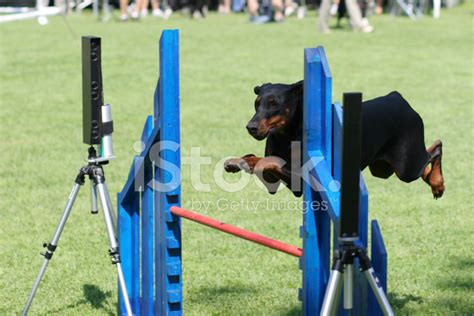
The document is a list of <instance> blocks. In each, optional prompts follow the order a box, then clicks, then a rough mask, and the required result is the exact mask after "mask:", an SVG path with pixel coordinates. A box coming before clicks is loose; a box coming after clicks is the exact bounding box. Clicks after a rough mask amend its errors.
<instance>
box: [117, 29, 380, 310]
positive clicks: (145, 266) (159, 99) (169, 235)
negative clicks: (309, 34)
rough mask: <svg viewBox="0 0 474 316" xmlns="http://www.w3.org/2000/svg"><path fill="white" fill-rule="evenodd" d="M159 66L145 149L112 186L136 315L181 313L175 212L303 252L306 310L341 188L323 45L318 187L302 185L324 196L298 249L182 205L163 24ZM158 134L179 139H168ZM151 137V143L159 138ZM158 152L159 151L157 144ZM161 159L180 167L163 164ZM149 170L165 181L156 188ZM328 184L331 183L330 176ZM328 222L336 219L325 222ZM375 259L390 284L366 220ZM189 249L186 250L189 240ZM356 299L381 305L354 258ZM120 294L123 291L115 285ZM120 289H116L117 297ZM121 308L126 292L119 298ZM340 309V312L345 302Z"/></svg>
mask: <svg viewBox="0 0 474 316" xmlns="http://www.w3.org/2000/svg"><path fill="white" fill-rule="evenodd" d="M159 60H160V73H159V80H158V84H157V87H156V90H155V95H154V115H153V116H148V117H147V119H146V121H145V126H144V128H143V132H142V137H141V140H142V142H143V143H144V146H143V147H144V148H143V150H142V152H141V153H140V154H139V155H137V156H135V158H134V159H133V162H132V165H131V168H130V173H129V176H128V180H127V182H126V183H125V185H124V187H123V190H122V192H120V193H119V194H118V203H117V204H118V222H119V223H118V224H119V245H120V253H121V257H122V258H121V259H122V268H123V271H124V278H125V281H126V284H127V291H128V295H129V297H130V302H131V305H132V310H133V313H134V314H135V315H182V313H183V309H182V308H183V297H182V287H183V283H182V277H183V275H182V258H181V237H182V236H181V217H184V218H188V219H191V220H193V221H195V222H198V223H201V224H205V225H207V226H210V227H213V228H217V229H219V230H222V231H224V232H227V233H230V234H233V235H235V236H237V237H240V238H244V239H247V240H250V241H252V242H255V243H258V244H261V245H264V246H267V247H269V248H273V249H276V250H279V251H282V252H285V253H289V254H291V255H293V256H295V257H299V267H300V269H301V270H302V286H301V289H299V293H298V296H299V298H300V300H301V301H302V314H303V315H307V316H309V315H317V314H319V311H320V310H321V306H322V302H323V298H324V293H325V290H326V286H327V282H328V279H329V263H330V249H331V247H332V246H336V245H337V243H338V241H337V238H334V239H332V238H331V230H333V233H332V235H333V236H338V235H339V225H338V223H339V219H340V211H339V208H340V194H339V191H336V192H334V191H332V190H331V188H332V187H333V185H334V180H338V181H340V179H341V161H342V153H341V148H342V146H341V145H342V137H341V134H342V107H341V105H340V104H339V103H335V104H332V78H331V73H330V71H329V65H328V63H327V60H326V56H325V53H324V49H323V48H322V47H317V48H307V49H305V50H304V111H303V112H304V114H303V117H304V135H303V155H304V162H308V161H310V160H311V161H314V162H318V163H317V164H315V166H314V168H313V169H311V171H310V174H309V175H310V176H311V177H312V178H313V179H314V180H315V181H317V182H318V183H319V184H320V185H321V187H322V188H324V190H318V191H314V190H313V189H312V188H311V186H310V185H309V184H307V183H306V184H305V185H304V187H303V192H304V194H303V199H304V202H305V203H303V204H304V205H305V206H308V205H314V204H312V203H313V202H317V203H322V202H323V201H326V202H327V203H328V211H326V212H322V211H314V210H311V209H304V212H303V224H302V226H301V227H300V237H301V238H302V245H303V247H302V249H300V248H297V247H294V246H290V245H287V244H284V243H282V242H279V241H276V240H273V239H270V238H268V237H265V236H261V235H258V234H255V233H250V232H248V231H245V230H243V229H240V228H237V227H234V226H231V225H227V224H223V223H221V222H219V221H217V220H214V219H210V218H208V217H204V216H202V215H199V214H196V213H193V212H190V211H186V210H184V209H181V208H180V205H181V201H182V197H181V178H180V170H179V169H180V168H179V167H180V166H181V154H180V147H179V144H180V120H179V109H180V104H179V40H178V31H177V30H167V31H163V33H162V36H161V39H160V55H159ZM163 141H166V142H168V143H169V142H172V143H174V144H178V145H177V146H176V147H175V148H172V149H168V148H167V149H166V150H165V149H164V148H162V146H163ZM155 145H156V146H155ZM156 147H159V148H158V149H159V150H158V152H159V156H158V155H157V154H156V152H157V150H156V149H157V148H156ZM165 163H168V164H169V163H172V164H173V165H175V166H177V167H178V168H176V169H175V171H172V172H169V169H167V171H166V172H165V171H164V170H163V169H164V167H165ZM153 180H156V181H157V182H159V183H161V184H166V189H165V190H163V189H162V190H153V186H152V183H153ZM331 185H332V186H331ZM359 195H360V199H359V201H360V203H359V204H360V205H359V209H360V211H359V240H358V241H357V242H358V243H360V244H361V245H363V246H364V247H367V243H368V240H367V237H368V194H367V190H366V187H365V183H364V180H363V178H362V176H361V177H360V192H359ZM331 224H332V225H331ZM371 229H372V230H371V258H372V266H373V268H374V270H375V273H376V275H377V277H378V279H379V280H380V281H381V284H382V287H383V288H384V290H385V292H386V286H387V283H386V282H387V253H386V251H385V246H384V243H383V239H382V235H381V233H380V229H379V227H378V224H377V222H376V221H375V220H373V221H372V222H371ZM190 251H191V252H192V250H190ZM353 280H354V281H353V286H354V308H353V309H352V314H351V315H371V316H372V315H381V311H380V309H379V307H378V304H377V302H376V299H375V297H374V296H373V294H372V291H371V289H370V288H368V287H367V283H366V281H365V279H363V276H362V274H361V273H359V272H358V269H357V263H356V262H355V269H354V278H353ZM119 294H120V293H119ZM121 297H122V296H121V295H119V299H120V298H121ZM119 310H120V311H119V313H120V314H123V311H124V310H125V309H124V305H123V302H121V301H120V303H119ZM338 314H341V315H343V314H344V311H343V310H342V307H341V308H339V310H338Z"/></svg>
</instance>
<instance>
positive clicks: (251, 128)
mask: <svg viewBox="0 0 474 316" xmlns="http://www.w3.org/2000/svg"><path fill="white" fill-rule="evenodd" d="M246 127H247V130H248V131H249V133H250V134H251V135H255V134H256V133H257V131H258V124H257V123H254V122H250V123H248V124H247V126H246Z"/></svg>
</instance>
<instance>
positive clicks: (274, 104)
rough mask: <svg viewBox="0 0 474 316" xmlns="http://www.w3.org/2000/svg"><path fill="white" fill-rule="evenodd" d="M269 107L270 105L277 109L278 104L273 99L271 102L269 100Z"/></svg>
mask: <svg viewBox="0 0 474 316" xmlns="http://www.w3.org/2000/svg"><path fill="white" fill-rule="evenodd" d="M268 105H270V106H271V107H275V106H277V105H278V104H277V103H276V102H275V100H273V99H271V100H268Z"/></svg>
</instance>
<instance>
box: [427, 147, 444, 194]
mask: <svg viewBox="0 0 474 316" xmlns="http://www.w3.org/2000/svg"><path fill="white" fill-rule="evenodd" d="M442 149H443V143H442V142H441V141H440V140H437V141H435V142H434V143H433V145H431V146H430V147H429V148H428V149H426V152H427V153H428V154H429V155H430V162H429V163H428V165H427V166H426V167H425V170H424V171H423V175H422V178H423V180H424V181H425V182H426V183H428V185H429V186H430V187H431V192H433V197H434V198H435V199H437V198H440V197H442V196H443V193H444V190H445V186H444V178H443V170H442V167H441V157H442V155H443V150H442Z"/></svg>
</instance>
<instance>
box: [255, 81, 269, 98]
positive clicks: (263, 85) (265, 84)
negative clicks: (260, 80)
mask: <svg viewBox="0 0 474 316" xmlns="http://www.w3.org/2000/svg"><path fill="white" fill-rule="evenodd" d="M268 85H271V83H270V82H269V83H264V84H262V85H261V86H255V87H254V88H253V92H254V93H255V94H256V95H259V94H260V92H261V91H262V89H263V88H264V87H265V86H268Z"/></svg>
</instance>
